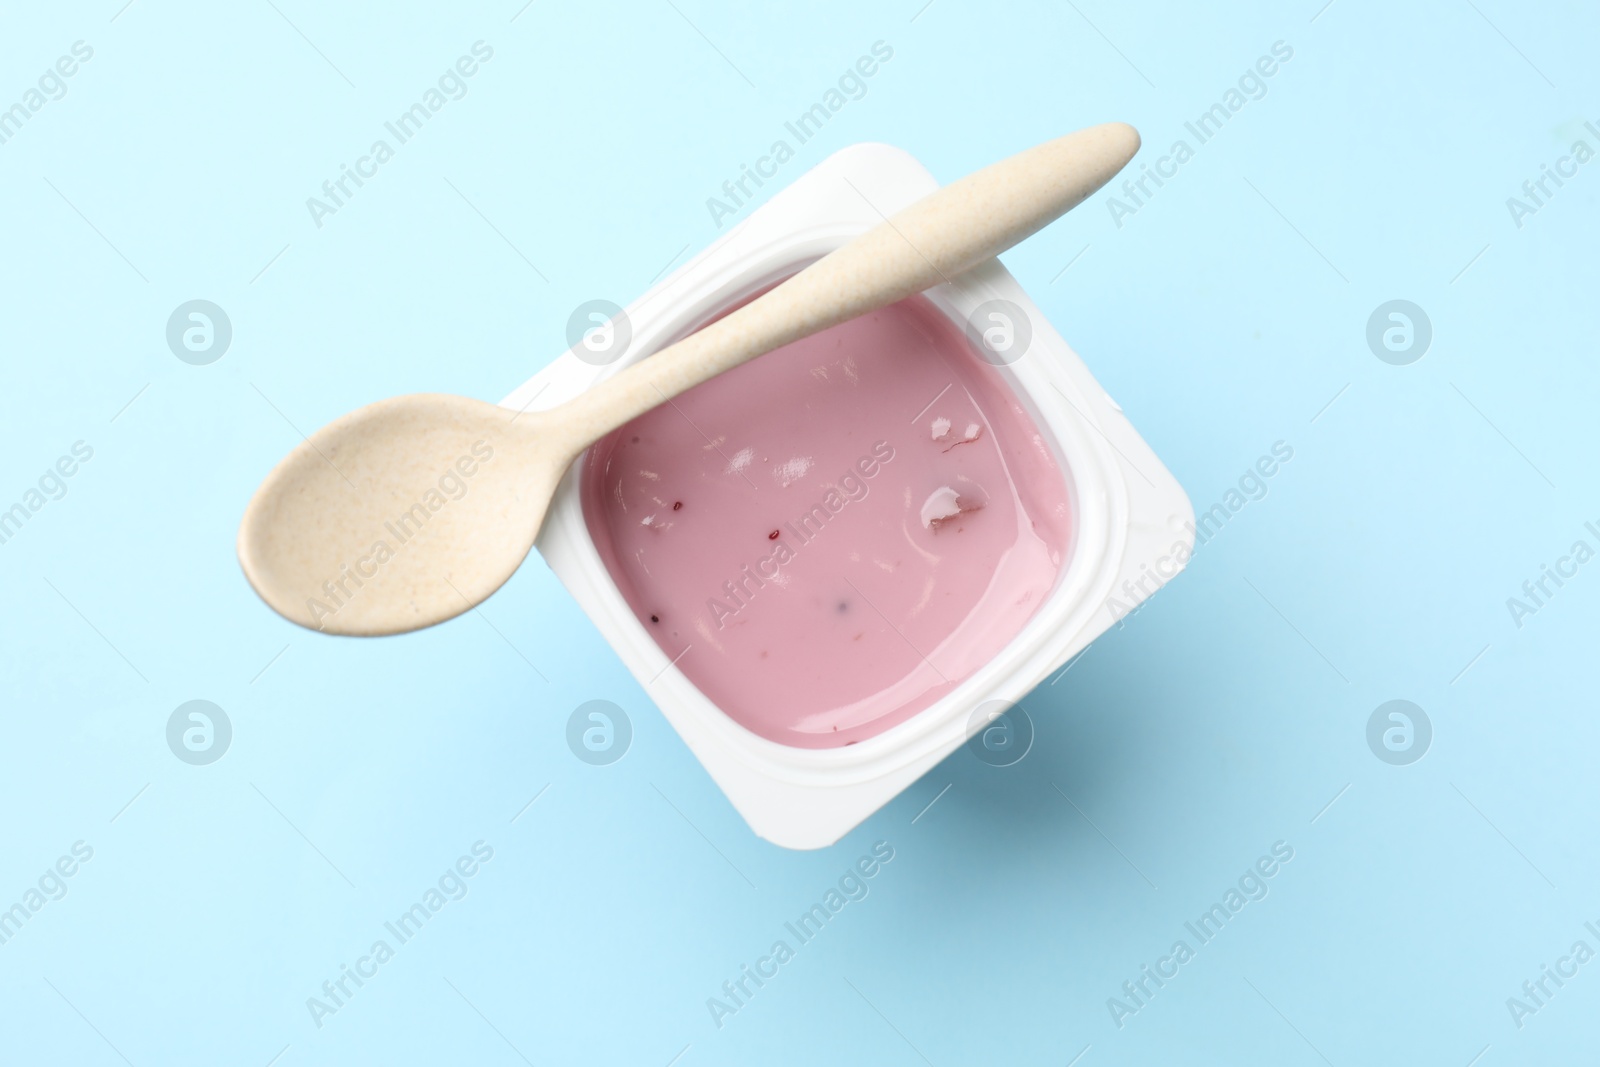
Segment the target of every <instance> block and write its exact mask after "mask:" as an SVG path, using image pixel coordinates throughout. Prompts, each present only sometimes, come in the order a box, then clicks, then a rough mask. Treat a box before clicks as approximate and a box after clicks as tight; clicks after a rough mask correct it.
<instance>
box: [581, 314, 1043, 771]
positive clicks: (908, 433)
mask: <svg viewBox="0 0 1600 1067" xmlns="http://www.w3.org/2000/svg"><path fill="white" fill-rule="evenodd" d="M583 507H584V515H585V518H586V520H587V523H588V526H589V531H590V534H591V535H592V537H593V538H594V542H595V545H596V547H597V548H598V549H599V551H600V555H601V558H602V559H603V560H604V561H605V564H606V567H607V568H608V569H609V571H610V573H611V576H612V578H613V579H614V580H615V581H616V583H617V586H618V588H619V589H620V590H621V592H622V594H623V596H624V597H625V598H626V599H627V601H628V604H629V605H630V606H631V607H632V608H633V611H634V613H635V614H636V615H637V616H638V617H639V621H640V622H641V623H643V625H644V627H645V629H646V630H648V631H649V632H650V634H651V635H652V636H654V637H655V639H656V643H657V644H659V645H660V646H661V649H662V650H663V651H664V652H665V653H666V654H667V656H668V657H669V658H670V659H672V660H673V661H674V662H675V663H676V664H677V666H678V668H679V669H680V670H681V671H682V672H683V673H684V674H685V675H686V676H687V677H688V678H689V680H690V681H691V682H693V683H694V684H695V686H696V687H698V688H699V689H700V691H701V692H702V693H704V694H705V695H706V697H708V698H709V699H710V700H711V701H712V702H713V703H715V704H716V705H717V706H718V707H720V708H721V709H722V710H723V711H724V712H725V713H727V714H728V715H729V716H731V717H732V718H733V719H734V720H735V721H736V722H738V723H739V724H741V725H742V726H744V727H746V728H747V729H749V730H751V731H753V732H754V733H756V734H759V735H760V736H762V737H765V738H768V739H770V740H773V741H777V742H779V743H781V744H785V745H793V746H797V747H800V748H832V747H836V746H840V745H848V744H853V743H855V742H857V741H860V740H862V739H864V738H868V737H872V736H874V735H876V734H879V733H882V732H883V731H885V730H887V729H889V728H890V727H892V726H894V725H896V724H898V723H901V722H904V721H905V720H906V719H908V718H910V717H911V716H912V715H915V714H916V713H917V712H919V711H921V710H922V709H924V708H926V707H928V706H929V705H930V704H932V703H934V702H935V701H937V700H938V699H939V698H940V697H942V696H943V695H945V694H946V693H948V692H949V691H950V690H952V689H953V688H955V687H956V686H957V685H959V684H960V683H961V682H962V681H964V680H965V679H967V678H968V677H970V676H971V675H972V673H973V672H974V671H976V670H978V669H979V668H981V667H982V666H983V665H984V664H985V663H987V662H988V661H989V660H990V659H991V658H993V657H994V656H995V654H996V653H998V652H999V651H1000V650H1001V649H1002V648H1003V647H1004V646H1005V645H1006V643H1007V642H1009V641H1010V640H1011V639H1012V638H1013V637H1015V636H1016V635H1017V633H1018V632H1019V631H1020V630H1021V629H1022V627H1023V626H1024V625H1025V624H1026V623H1027V621H1028V620H1029V619H1030V618H1031V617H1032V616H1033V614H1034V612H1035V611H1037V610H1038V608H1039V606H1040V605H1041V604H1043V603H1044V601H1045V598H1046V597H1047V595H1048V594H1049V592H1050V590H1051V589H1052V588H1053V587H1054V585H1055V583H1056V578H1057V576H1058V575H1059V574H1060V571H1061V568H1062V566H1063V565H1064V563H1065V561H1066V559H1067V558H1068V552H1069V548H1070V544H1071V536H1072V530H1073V526H1072V510H1071V507H1070V493H1069V490H1068V488H1067V482H1066V478H1065V477H1064V476H1063V473H1062V471H1061V469H1060V466H1059V464H1058V463H1057V461H1056V458H1055V455H1054V453H1053V452H1052V451H1051V448H1050V446H1049V444H1048V443H1047V442H1046V440H1045V437H1044V435H1043V434H1042V433H1041V431H1040V430H1039V428H1038V427H1037V426H1036V425H1035V424H1034V422H1033V418H1032V416H1031V415H1030V414H1029V413H1028V411H1027V409H1026V408H1024V406H1023V404H1022V402H1021V401H1020V400H1019V399H1018V397H1017V395H1016V394H1015V392H1014V391H1013V390H1012V389H1011V387H1010V385H1009V384H1008V383H1007V382H1006V380H1005V378H1004V377H1003V376H1002V373H1001V372H1000V370H999V369H998V368H996V367H993V366H991V365H989V364H988V363H986V362H984V361H983V360H982V359H981V358H979V357H978V355H977V354H976V353H975V352H974V351H973V349H972V347H971V346H970V345H969V344H968V342H967V340H966V338H965V336H964V335H963V333H962V331H961V330H960V329H959V328H958V327H957V326H956V325H955V324H954V323H952V322H951V321H950V319H949V318H948V317H947V316H945V315H944V314H943V313H941V312H940V311H939V310H938V309H937V308H936V307H934V305H933V304H932V303H931V302H929V301H928V300H927V299H925V298H923V297H920V296H919V297H912V298H910V299H907V300H903V301H901V302H900V303H898V304H894V305H892V306H890V307H888V308H884V309H883V310H881V311H876V312H873V313H871V314H868V315H865V316H863V317H861V318H858V319H855V320H852V321H850V322H846V323H843V324H841V325H839V326H835V327H833V328H832V329H830V330H826V331H824V332H823V333H820V334H817V335H816V336H813V337H809V338H806V339H805V340H801V341H796V342H794V343H793V344H789V345H785V346H784V347H783V348H780V349H778V350H776V351H774V352H771V353H768V354H767V355H765V356H762V357H761V358H759V359H757V360H754V361H753V362H751V363H747V364H745V365H744V366H742V367H739V368H737V369H735V370H732V371H729V372H728V373H726V374H723V375H721V376H719V377H717V378H714V379H712V380H711V381H709V382H707V383H705V384H704V385H701V386H698V387H697V388H695V389H692V390H690V391H689V392H687V393H685V394H683V395H682V396H680V397H678V398H677V399H676V400H674V401H673V402H672V403H670V404H663V405H662V406H661V407H658V408H656V409H655V410H654V411H651V412H649V413H647V414H645V415H643V416H641V417H640V418H638V419H635V420H634V421H633V422H631V423H629V424H628V425H627V426H624V427H623V428H622V429H620V430H618V431H616V432H615V433H614V434H612V435H610V436H609V437H607V438H606V439H605V440H603V441H601V442H599V443H598V444H596V445H595V446H594V447H593V448H592V449H590V451H589V454H588V457H587V459H586V460H585V465H584V470H583Z"/></svg>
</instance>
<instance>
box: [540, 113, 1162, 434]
mask: <svg viewBox="0 0 1600 1067" xmlns="http://www.w3.org/2000/svg"><path fill="white" fill-rule="evenodd" d="M1138 150H1139V134H1138V132H1137V131H1135V130H1134V129H1133V127H1131V126H1127V125H1124V124H1122V123H1106V124H1105V125H1102V126H1093V127H1090V128H1089V129H1086V130H1079V131H1078V132H1077V133H1072V134H1068V135H1067V136H1065V137H1060V138H1057V139H1055V140H1053V141H1047V142H1045V143H1044V144H1041V145H1038V146H1036V147H1034V148H1030V149H1028V150H1027V151H1025V152H1020V153H1018V154H1017V155H1014V156H1012V157H1010V158H1009V159H1005V160H1002V161H1000V162H999V163H995V164H993V165H992V166H989V167H985V168H984V169H983V170H980V171H978V172H976V173H975V174H971V175H968V176H967V177H965V178H962V179H961V180H960V181H958V182H955V183H954V184H952V185H947V186H945V187H944V188H942V189H939V190H937V191H936V192H933V193H931V194H929V195H928V196H926V197H924V198H923V199H921V200H919V201H917V202H916V203H915V204H912V205H911V206H910V207H908V208H906V209H905V210H903V211H901V212H899V213H898V214H896V215H895V216H894V217H893V218H889V219H886V220H885V221H884V222H882V223H881V224H879V225H878V226H875V227H873V228H872V229H871V230H868V231H867V232H866V233H864V234H862V235H861V236H859V237H857V238H855V239H854V240H852V241H850V242H849V243H848V244H845V245H843V246H842V247H840V248H838V249H837V250H835V251H833V252H831V253H829V254H828V255H826V256H824V257H823V258H822V259H820V260H818V261H817V262H815V263H813V264H812V265H811V266H809V267H807V268H806V269H805V270H803V271H800V272H799V273H798V274H796V275H794V276H793V277H791V278H789V279H788V280H787V281H785V282H783V283H782V284H781V285H779V286H777V287H775V288H773V289H771V290H770V291H768V292H767V293H765V294H763V295H762V296H761V297H759V298H758V299H756V300H753V301H751V302H750V303H748V304H746V305H745V306H744V307H742V308H740V309H738V310H737V311H734V312H733V313H731V314H729V315H727V316H725V317H724V318H721V319H719V320H717V321H716V322H714V323H712V324H711V325H709V326H706V327H705V328H704V329H702V330H699V331H698V332H696V333H694V334H691V335H690V336H688V337H686V338H684V339H683V340H681V341H679V342H678V343H677V344H674V345H671V346H669V347H668V348H665V349H662V350H661V351H659V352H657V353H655V354H654V355H652V356H650V357H649V358H648V359H644V360H641V361H640V362H638V363H636V364H634V365H633V366H631V367H629V368H627V369H626V370H624V371H622V372H621V373H619V374H616V375H615V376H613V377H611V378H608V379H606V380H605V381H603V382H601V383H599V384H598V385H596V386H595V387H594V388H592V389H590V390H588V391H587V392H585V393H583V394H582V395H580V396H578V397H576V398H574V399H573V400H571V401H569V402H568V403H567V404H566V405H564V408H565V410H563V411H562V412H561V414H562V415H563V416H564V417H565V418H570V419H571V420H572V422H570V423H568V425H569V426H570V428H571V429H572V431H573V433H574V439H573V441H572V444H573V447H572V452H573V453H574V454H576V453H577V452H578V451H581V450H582V449H583V448H585V447H587V446H588V445H589V444H591V443H592V442H594V441H596V440H598V439H599V438H601V437H603V436H604V435H605V434H607V433H609V432H611V431H612V430H614V429H616V428H617V427H619V426H621V425H623V424H624V423H627V422H628V421H629V420H631V419H634V418H636V417H638V416H639V415H642V414H644V413H645V412H646V411H649V410H650V409H652V408H654V407H656V406H658V405H660V404H662V403H665V402H666V401H668V400H670V399H672V398H673V397H674V396H677V395H678V394H679V393H682V392H684V391H685V390H687V389H691V388H693V387H694V386H696V385H699V384H700V383H701V382H704V381H706V380H708V379H710V378H713V377H715V376H716V375H718V374H721V373H723V372H724V371H727V370H730V369H732V368H733V367H737V366H738V365H739V364H741V363H744V362H746V361H748V360H751V359H754V358H755V357H757V356H759V355H761V354H763V353H765V352H770V351H772V350H773V349H775V348H778V347H780V346H782V345H785V344H788V343H789V342H790V341H795V340H798V339H800V338H802V337H807V336H810V335H811V334H814V333H818V332H820V331H822V330H825V329H827V328H828V327H830V326H833V325H836V324H838V323H840V322H844V321H846V320H848V319H852V318H855V317H856V316H858V315H862V314H865V313H866V312H868V311H872V310H874V309H876V308H880V307H884V306H886V305H888V304H892V303H894V302H895V301H897V300H900V299H903V298H905V297H908V296H911V295H912V294H914V293H920V292H922V291H923V290H925V289H929V288H932V287H933V286H935V285H938V284H940V283H941V282H947V281H950V280H951V279H952V278H954V277H955V276H956V275H958V274H960V273H962V272H963V271H965V270H968V269H970V268H972V267H974V266H977V265H978V264H979V263H982V262H985V261H986V260H989V259H991V258H993V257H994V256H996V255H999V254H1000V253H1001V252H1004V251H1005V250H1006V249H1008V248H1010V247H1011V246H1012V245H1014V244H1016V243H1018V242H1019V241H1021V240H1023V239H1024V238H1026V237H1028V236H1030V235H1031V234H1033V233H1035V232H1036V231H1038V230H1039V229H1041V228H1042V227H1044V226H1045V225H1047V224H1048V223H1050V222H1052V221H1054V220H1055V219H1056V218H1058V217H1059V216H1061V215H1062V214H1064V213H1065V212H1067V211H1068V210H1070V209H1071V208H1073V207H1075V206H1077V205H1078V204H1079V203H1081V202H1083V200H1085V199H1086V198H1087V197H1088V196H1089V195H1090V194H1091V193H1093V192H1094V191H1095V190H1097V189H1099V188H1100V187H1101V186H1102V185H1104V184H1105V183H1106V182H1107V181H1109V180H1110V179H1111V178H1112V177H1113V176H1114V175H1115V174H1116V173H1117V172H1118V171H1120V170H1121V169H1122V168H1123V166H1124V165H1126V164H1127V162H1128V161H1129V160H1130V159H1132V158H1133V154H1134V153H1135V152H1137V151H1138ZM857 192H859V190H857ZM565 418H564V419H563V421H565Z"/></svg>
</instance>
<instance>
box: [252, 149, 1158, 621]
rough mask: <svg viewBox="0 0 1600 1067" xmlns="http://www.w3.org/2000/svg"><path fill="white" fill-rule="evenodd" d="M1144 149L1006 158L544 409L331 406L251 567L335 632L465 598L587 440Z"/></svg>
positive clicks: (257, 542) (904, 287) (971, 252)
mask: <svg viewBox="0 0 1600 1067" xmlns="http://www.w3.org/2000/svg"><path fill="white" fill-rule="evenodd" d="M1138 149H1139V135H1138V133H1137V132H1136V131H1135V130H1134V129H1133V128H1132V127H1131V126H1126V125H1123V124H1121V123H1108V124H1106V125H1103V126H1095V127H1092V128H1090V129H1087V130H1080V131H1079V132H1077V133H1074V134H1069V135H1068V136H1066V137H1062V138H1059V139H1057V140H1054V141H1049V142H1046V143H1045V144H1042V145H1039V146H1037V147H1035V148H1031V149H1029V150H1027V151H1026V152H1022V153H1019V154H1018V155H1015V156H1012V157H1011V158H1010V159H1007V160H1004V161H1002V162H1000V163H996V164H994V165H993V166H991V167H988V168H985V169H984V170H981V171H979V172H977V173H976V174H972V175H970V176H968V177H966V178H963V179H962V180H961V181H958V182H956V183H955V184H953V185H949V186H946V187H944V188H943V189H940V190H938V191H937V192H934V193H932V194H930V195H929V196H927V197H925V198H923V199H922V200H920V201H918V202H917V203H915V204H913V205H911V206H910V207H908V208H906V209H905V210H904V211H901V212H900V213H899V214H897V215H895V216H894V217H893V218H891V219H888V220H887V221H885V222H884V223H882V224H881V225H879V226H877V227H875V228H874V229H872V230H869V231H868V232H866V233H865V234H862V235H861V236H860V237H857V238H856V239H855V240H853V241H851V242H849V243H848V244H846V245H844V246H843V247H841V248H839V249H838V250H836V251H834V252H833V253H831V254H829V255H827V256H825V257H823V258H822V259H820V260H818V261H817V262H816V263H813V264H812V265H811V266H809V267H807V268H806V269H805V270H803V271H801V272H800V273H798V274H796V275H794V276H793V277H791V278H789V279H788V280H787V281H785V282H784V283H783V284H781V285H779V286H777V287H776V288H774V289H772V290H771V291H769V292H767V293H766V294H765V295H763V296H761V297H760V298H759V299H756V300H753V301H751V302H750V303H748V304H746V305H745V306H744V307H742V308H740V309H739V310H737V311H735V312H733V313H732V314H730V315H728V316H726V317H724V318H722V319H719V320H718V321H716V322H714V323H712V324H711V325H709V326H707V327H705V328H704V329H702V330H700V331H699V332H697V333H695V334H692V335H690V336H689V337H686V338H684V339H683V340H682V341H679V342H678V343H677V344H675V345H672V346H671V347H669V348H666V349H663V350H662V351H660V352H657V353H655V354H654V355H652V356H650V357H649V358H648V359H644V360H641V361H640V362H638V363H636V364H634V365H633V366H631V367H628V368H627V369H626V370H623V371H621V372H619V373H618V374H616V375H614V376H612V377H610V378H608V379H606V380H605V381H602V382H600V383H599V384H597V385H595V386H594V387H593V388H592V389H589V390H588V391H587V392H585V393H583V394H582V395H580V396H578V397H576V398H574V399H572V400H570V401H568V402H567V403H565V404H562V405H561V406H560V407H557V408H554V409H551V410H549V411H538V412H529V413H527V414H520V415H519V414H518V413H516V412H512V411H508V410H507V409H505V408H502V407H499V406H497V405H495V404H489V403H485V402H484V401H481V400H472V399H468V398H466V397H460V396H447V395H443V394H418V395H413V396H401V397H395V398H394V399H392V400H380V401H379V402H377V403H376V404H370V405H368V406H367V407H364V408H361V409H360V410H359V411H354V412H351V413H350V414H348V415H346V416H344V417H343V418H339V419H335V420H334V421H333V422H330V423H329V424H328V425H326V426H324V427H323V428H322V429H320V430H318V431H317V432H316V433H314V434H312V435H311V437H309V438H308V439H307V440H306V441H305V442H303V443H302V444H301V445H299V446H298V447H296V448H295V449H294V450H293V451H292V452H290V453H289V454H288V455H287V456H286V457H284V459H283V461H282V462H280V463H279V464H278V465H277V467H275V468H273V471H272V473H271V474H268V475H267V477H266V479H265V480H264V481H263V482H262V483H261V486H260V488H259V489H257V490H256V493H255V496H254V497H252V498H251V500H250V505H249V507H247V508H246V509H245V513H244V519H243V521H242V522H241V523H240V526H239V562H240V563H241V564H242V565H243V567H244V573H245V577H246V578H248V579H249V580H250V584H251V585H252V586H254V587H255V590H256V592H257V593H259V594H261V598H262V599H263V600H265V601H266V602H267V603H268V604H269V605H271V606H272V608H273V610H275V611H277V612H278V613H279V614H280V615H282V616H283V617H284V618H286V619H288V620H289V621H290V622H295V623H299V624H300V625H302V626H305V627H309V628H311V629H315V630H322V631H324V632H327V633H338V634H354V635H361V636H374V635H378V634H394V633H403V632H405V631H408V630H417V629H421V628H422V627H424V626H432V625H433V624H434V623H439V622H443V621H444V620H446V619H449V618H452V617H454V616H456V615H459V614H461V613H462V612H463V611H466V610H467V609H469V608H471V607H473V606H475V605H476V604H478V603H479V602H480V601H482V600H484V599H486V598H487V597H488V596H489V595H490V594H491V593H493V592H494V591H495V590H496V589H498V588H499V587H500V586H501V585H502V584H503V583H504V582H505V580H506V579H507V578H510V577H511V575H512V573H513V572H515V571H516V569H517V567H518V566H519V565H520V564H521V563H522V560H523V558H524V557H526V556H527V554H528V550H529V549H530V548H532V547H533V542H534V538H535V537H537V536H538V533H539V527H540V525H541V524H542V523H543V522H544V516H545V511H546V509H547V508H548V507H549V505H550V498H551V495H552V494H553V493H554V492H555V490H556V486H557V484H558V483H559V482H560V480H561V477H562V474H563V473H564V472H565V471H566V469H567V467H568V466H569V465H570V464H571V463H572V461H573V460H574V459H575V458H576V457H577V456H578V455H579V454H580V453H581V452H582V451H583V450H584V449H585V448H587V447H588V446H589V445H591V444H593V443H594V442H595V441H597V440H599V439H600V438H601V437H603V436H605V435H606V434H607V433H610V432H611V431H612V430H614V429H616V428H617V427H619V426H621V425H623V424H624V423H626V422H628V421H629V420H630V419H633V418H636V417H638V416H639V415H642V414H644V413H645V412H646V411H649V410H650V409H651V408H654V407H656V406H657V405H658V404H662V403H664V402H665V401H667V400H670V399H671V398H672V397H674V396H677V395H678V394H679V393H682V392H683V391H684V390H686V389H691V388H693V387H694V386H696V385H699V384H700V383H701V382H704V381H706V380H707V379H709V378H712V377H714V376H715V375H718V374H721V373H722V372H723V371H726V370H729V369H731V368H733V367H737V366H739V365H740V364H741V363H744V362H746V361H747V360H751V359H754V358H755V357H756V356H759V355H761V354H762V353H764V352H770V351H772V350H773V349H775V348H778V347H780V346H782V345H784V344H787V343H788V342H790V341H794V340H798V339H799V338H802V337H807V336H809V335H811V334H814V333H817V332H818V331H821V330H825V329H827V328H828V327H829V326H833V325H835V324H837V323H840V322H844V321H846V320H848V319H851V318H854V317H856V316H857V315H861V314H864V313H865V312H868V311H872V310H873V309H875V308H880V307H884V306H885V305H887V304H892V303H894V302H895V301H896V300H900V299H902V298H904V297H907V296H911V295H912V294H914V293H920V292H922V291H923V290H924V289H928V288H931V287H932V286H935V285H938V284H939V283H940V282H945V281H949V280H950V279H951V278H954V277H955V276H956V275H958V274H960V273H961V272H962V271H965V270H968V269H969V268H971V267H974V266H976V265H977V264H979V263H982V262H984V261H985V260H988V259H990V258H992V257H993V256H996V255H998V254H999V253H1001V252H1003V251H1005V250H1006V249H1008V248H1010V247H1011V246H1012V245H1014V244H1016V243H1017V242H1018V241H1021V240H1022V239H1023V238H1025V237H1028V236H1029V235H1031V234H1033V233H1034V232H1035V231H1037V230H1038V229H1040V228H1041V227H1043V226H1044V225H1046V224H1047V223H1049V222H1051V221H1053V220H1054V219H1055V218H1056V217H1057V216H1059V215H1061V214H1063V213H1064V212H1066V211H1067V210H1069V209H1070V208H1072V207H1074V206H1075V205H1077V204H1079V203H1081V202H1082V201H1083V200H1084V199H1085V198H1086V197H1088V196H1089V195H1090V194H1091V193H1093V192H1094V191H1095V190H1096V189H1099V188H1100V187H1101V186H1102V185H1104V184H1105V183H1106V182H1107V181H1109V180H1110V179H1111V177H1112V176H1113V175H1115V174H1116V173H1117V172H1118V171H1119V170H1121V169H1122V167H1123V166H1124V165H1125V164H1126V163H1127V162H1128V160H1130V159H1132V158H1133V154H1134V153H1135V152H1137V151H1138Z"/></svg>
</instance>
